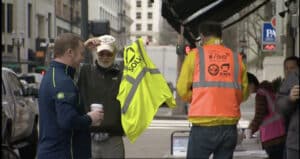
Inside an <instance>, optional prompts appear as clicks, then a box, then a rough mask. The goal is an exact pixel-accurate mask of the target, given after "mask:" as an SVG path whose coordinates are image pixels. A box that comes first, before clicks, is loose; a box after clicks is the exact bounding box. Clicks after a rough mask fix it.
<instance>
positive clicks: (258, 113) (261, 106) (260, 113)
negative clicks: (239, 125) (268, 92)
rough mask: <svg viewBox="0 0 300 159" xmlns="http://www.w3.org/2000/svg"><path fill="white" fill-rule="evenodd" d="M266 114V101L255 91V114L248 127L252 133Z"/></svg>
mask: <svg viewBox="0 0 300 159" xmlns="http://www.w3.org/2000/svg"><path fill="white" fill-rule="evenodd" d="M267 114H268V101H267V99H266V97H265V96H263V95H261V94H259V93H257V94H256V96H255V114H254V118H253V120H252V121H251V123H250V124H249V129H251V132H252V134H253V133H255V132H256V131H257V130H258V129H259V126H260V125H261V123H262V122H263V119H264V117H265V116H266V115H267Z"/></svg>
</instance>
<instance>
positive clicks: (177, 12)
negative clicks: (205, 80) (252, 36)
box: [162, 0, 256, 43]
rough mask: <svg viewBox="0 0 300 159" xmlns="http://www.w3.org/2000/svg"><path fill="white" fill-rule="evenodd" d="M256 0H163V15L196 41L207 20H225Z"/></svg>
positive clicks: (192, 41) (178, 30) (190, 38)
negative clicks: (199, 27) (200, 26)
mask: <svg viewBox="0 0 300 159" xmlns="http://www.w3.org/2000/svg"><path fill="white" fill-rule="evenodd" d="M255 1H256V0H163V3H162V16H163V17H164V18H165V19H166V20H167V21H168V23H169V24H170V25H171V26H172V27H173V28H174V29H175V30H176V31H177V32H178V33H180V27H181V26H184V37H185V39H187V40H188V41H189V42H190V43H194V41H195V39H196V38H197V37H198V31H197V28H198V25H199V24H200V23H201V22H203V21H205V20H213V21H218V22H223V21H225V20H226V19H228V18H230V17H231V16H233V15H234V14H235V13H238V12H239V11H241V10H242V9H243V8H245V7H247V6H249V5H250V4H251V3H253V2H255Z"/></svg>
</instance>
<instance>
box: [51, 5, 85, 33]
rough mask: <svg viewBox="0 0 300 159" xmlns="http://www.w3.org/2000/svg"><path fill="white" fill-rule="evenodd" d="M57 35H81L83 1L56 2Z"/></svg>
mask: <svg viewBox="0 0 300 159" xmlns="http://www.w3.org/2000/svg"><path fill="white" fill-rule="evenodd" d="M55 16H56V18H55V20H56V25H55V27H56V35H60V34H62V33H66V32H71V33H75V34H78V35H80V33H81V30H80V24H81V23H80V22H81V0H55Z"/></svg>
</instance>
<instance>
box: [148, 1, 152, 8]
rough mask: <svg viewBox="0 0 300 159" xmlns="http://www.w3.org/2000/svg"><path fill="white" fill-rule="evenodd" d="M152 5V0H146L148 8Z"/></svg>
mask: <svg viewBox="0 0 300 159" xmlns="http://www.w3.org/2000/svg"><path fill="white" fill-rule="evenodd" d="M152 6H153V2H151V1H150V0H148V8H152Z"/></svg>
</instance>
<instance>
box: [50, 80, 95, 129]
mask: <svg viewBox="0 0 300 159" xmlns="http://www.w3.org/2000/svg"><path fill="white" fill-rule="evenodd" d="M77 98H78V95H77V94H76V92H75V86H74V84H73V83H72V82H70V81H61V82H59V83H57V85H56V95H55V97H54V99H55V110H56V113H57V118H56V120H57V123H58V124H59V126H60V127H61V128H63V129H88V128H89V127H90V125H91V124H92V119H91V117H90V116H89V115H86V114H85V115H80V114H79V113H78V112H77V111H76V106H77V104H78V103H77V100H78V99H77ZM53 120H55V119H53Z"/></svg>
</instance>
